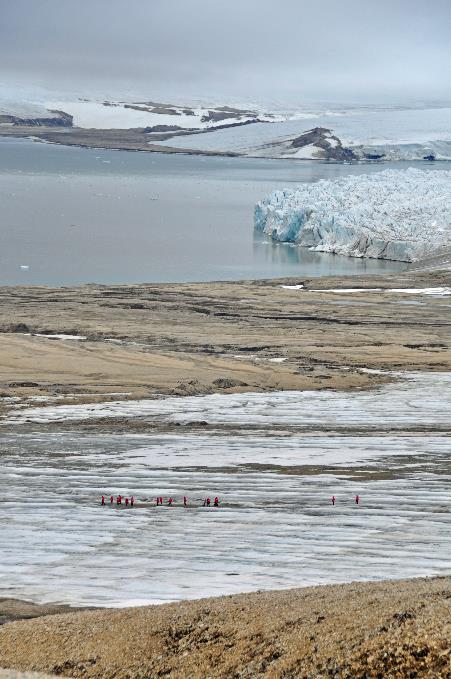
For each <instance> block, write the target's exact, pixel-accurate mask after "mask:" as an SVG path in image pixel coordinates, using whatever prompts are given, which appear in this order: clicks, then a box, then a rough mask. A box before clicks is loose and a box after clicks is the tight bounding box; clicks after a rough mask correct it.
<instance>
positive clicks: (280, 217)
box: [255, 168, 451, 262]
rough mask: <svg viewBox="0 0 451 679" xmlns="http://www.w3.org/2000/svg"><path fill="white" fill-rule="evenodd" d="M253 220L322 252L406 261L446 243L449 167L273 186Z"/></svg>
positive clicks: (450, 228) (276, 235)
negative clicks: (277, 188) (293, 186)
mask: <svg viewBox="0 0 451 679" xmlns="http://www.w3.org/2000/svg"><path fill="white" fill-rule="evenodd" d="M255 227H256V229H258V230H260V231H263V232H264V233H265V234H267V235H269V236H271V237H272V238H273V239H275V240H279V241H284V242H292V243H297V244H298V245H302V246H305V247H308V248H310V249H311V250H318V251H322V252H333V253H337V254H341V255H349V256H352V257H375V258H380V259H394V260H400V261H406V262H411V261H415V260H418V259H420V258H422V257H424V256H426V255H427V254H428V253H431V252H432V251H435V250H437V249H438V248H440V247H442V246H445V245H449V244H451V171H445V170H440V171H425V170H417V169H413V168H409V169H408V170H385V171H384V172H379V173H375V174H371V175H357V176H349V177H344V178H342V179H337V180H321V181H319V182H317V183H315V184H306V185H302V186H299V187H298V188H297V189H295V190H288V189H286V190H283V191H274V193H272V194H271V195H270V196H269V197H268V198H266V199H265V200H263V201H260V202H259V203H257V205H256V207H255Z"/></svg>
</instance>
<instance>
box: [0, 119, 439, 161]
mask: <svg viewBox="0 0 451 679" xmlns="http://www.w3.org/2000/svg"><path fill="white" fill-rule="evenodd" d="M198 133H199V132H198ZM200 133H201V134H202V133H203V132H200ZM177 136H178V135H173V136H171V137H169V138H170V139H173V138H176V137H177ZM182 136H184V135H182ZM2 137H3V138H12V139H29V140H30V141H35V142H41V143H47V144H56V145H60V146H67V147H71V146H72V147H74V148H85V149H92V150H95V149H97V150H109V151H134V152H142V153H163V154H165V155H174V154H175V155H187V156H207V157H208V156H209V157H219V158H220V157H224V158H249V159H260V160H283V161H286V160H288V161H308V162H312V161H313V162H317V163H328V164H338V165H343V164H348V165H374V164H378V165H382V166H383V165H384V164H385V163H391V162H394V161H393V159H392V158H375V159H372V158H357V159H355V160H346V161H343V160H336V159H334V158H297V157H289V156H281V155H275V156H274V155H259V154H258V155H253V154H251V153H241V152H238V151H208V150H202V149H195V148H185V147H178V146H165V145H164V144H159V143H154V142H152V138H150V139H149V138H148V137H147V136H146V133H145V132H144V128H129V129H122V128H121V129H116V128H111V129H107V128H105V129H96V128H82V127H74V128H65V127H61V128H58V127H48V128H46V127H44V126H29V127H26V126H17V127H15V128H13V127H11V128H9V127H1V126H0V138H2ZM156 141H158V140H156ZM395 162H400V163H402V162H405V163H411V162H419V163H426V164H427V163H429V164H430V163H431V162H432V163H434V162H439V163H446V162H448V163H451V160H450V159H447V158H443V159H441V158H437V159H435V160H434V161H431V160H430V159H426V158H417V159H414V160H412V159H408V158H405V159H399V160H397V161H395Z"/></svg>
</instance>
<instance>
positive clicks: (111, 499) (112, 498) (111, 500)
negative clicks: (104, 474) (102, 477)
mask: <svg viewBox="0 0 451 679" xmlns="http://www.w3.org/2000/svg"><path fill="white" fill-rule="evenodd" d="M113 502H114V497H113V496H112V495H110V505H112V504H113Z"/></svg>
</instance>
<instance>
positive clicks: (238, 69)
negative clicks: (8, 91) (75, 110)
mask: <svg viewBox="0 0 451 679" xmlns="http://www.w3.org/2000/svg"><path fill="white" fill-rule="evenodd" d="M0 9H1V13H0V63H1V64H2V72H1V73H2V75H1V76H0V79H2V80H4V81H7V82H9V83H14V82H17V83H20V84H23V83H26V82H29V83H32V84H34V85H36V84H38V85H42V86H45V87H48V88H49V89H54V90H58V89H59V90H64V91H70V90H72V89H74V90H75V89H76V90H78V91H86V92H93V91H102V92H104V91H105V92H106V91H110V92H115V93H117V94H118V95H120V93H121V92H136V93H139V94H143V95H144V94H146V95H147V96H149V97H151V96H155V95H158V96H160V97H161V96H164V95H165V94H167V95H168V96H172V97H174V96H177V95H178V97H179V98H180V97H182V98H183V97H186V96H193V97H195V96H200V97H206V98H208V97H209V96H214V97H216V98H218V97H221V96H230V97H234V98H240V97H241V98H243V97H244V98H247V99H261V100H262V101H265V100H266V101H267V100H273V99H279V100H283V99H285V100H292V101H302V100H306V99H323V100H324V99H325V100H327V99H330V100H342V101H344V100H349V99H352V100H364V101H377V100H385V99H387V98H389V99H392V100H396V99H398V100H402V99H404V98H409V99H431V98H437V99H439V98H441V99H444V98H449V90H450V75H449V74H450V73H451V55H450V50H449V42H450V37H451V35H450V34H451V30H450V29H451V4H450V2H449V0H428V1H427V2H426V1H425V0H378V1H377V2H373V1H372V0H316V1H315V0H278V1H276V0H227V1H226V0H224V1H222V0H209V1H208V0H165V1H163V0H39V2H36V0H14V2H10V0H0Z"/></svg>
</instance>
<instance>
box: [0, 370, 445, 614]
mask: <svg viewBox="0 0 451 679" xmlns="http://www.w3.org/2000/svg"><path fill="white" fill-rule="evenodd" d="M450 385H451V374H448V373H438V374H428V375H422V374H417V375H410V376H408V379H406V380H404V381H400V382H398V383H396V384H392V385H386V386H383V387H381V388H379V389H377V390H374V391H371V392H363V391H362V392H359V391H356V392H352V393H350V392H348V393H346V394H345V393H341V392H328V393H326V392H322V393H320V392H318V393H317V395H316V397H315V398H312V394H308V393H305V392H304V393H302V392H301V393H298V394H295V393H294V392H289V393H286V394H284V393H278V394H264V395H260V394H247V395H245V396H244V395H240V396H234V395H230V396H221V397H216V398H213V397H210V396H209V397H198V398H195V399H190V398H187V399H184V398H180V399H164V400H162V401H158V402H153V403H154V404H155V406H157V405H158V404H159V408H160V411H159V414H158V413H157V412H148V414H147V416H150V417H152V418H155V417H157V416H158V417H159V418H160V419H161V420H170V419H171V417H172V418H173V419H179V420H180V421H182V422H183V417H187V418H188V419H193V414H195V417H196V418H198V417H199V414H200V413H201V412H202V413H203V415H204V418H205V419H206V420H208V421H210V422H213V423H215V427H214V430H210V429H208V431H206V430H204V431H202V430H200V431H198V432H193V431H189V430H188V429H186V430H184V428H183V426H182V427H181V428H180V430H178V431H177V433H176V434H174V433H165V434H157V433H155V434H144V435H131V434H130V435H122V434H102V435H98V434H96V435H93V434H81V433H79V432H77V431H76V430H74V429H73V425H72V428H70V429H69V428H67V430H66V431H64V421H65V420H66V418H67V419H69V418H70V413H69V412H68V410H67V408H66V409H64V407H61V408H62V409H61V410H59V408H60V407H59V406H55V407H54V408H52V409H50V410H51V411H53V414H54V416H53V418H52V417H51V416H50V415H51V413H50V412H49V410H48V409H47V410H46V411H44V409H39V408H35V409H28V410H27V412H26V413H25V412H20V411H18V412H17V416H16V420H15V422H14V423H13V424H10V425H9V426H8V427H7V428H4V432H3V434H2V436H1V443H0V457H1V462H2V465H1V476H0V484H1V493H0V535H1V545H2V559H1V561H0V596H12V597H18V598H27V599H33V600H35V601H39V602H44V601H60V602H67V603H72V604H92V605H94V604H97V605H105V606H106V605H120V606H122V605H127V604H144V603H150V602H163V601H169V600H174V599H181V598H195V597H200V596H206V595H219V594H225V593H233V592H240V591H245V590H255V589H267V588H281V587H291V586H303V585H309V584H316V583H330V582H343V581H349V580H354V579H363V580H372V579H381V578H393V577H410V576H420V575H430V574H440V573H445V572H449V570H450V564H451V512H450V499H451V494H450V486H449V484H450V481H451V463H450V450H451V436H450V427H449V425H450V424H451V408H450V405H451V403H450V398H451V396H450V394H451V390H450V388H449V387H450ZM244 398H245V399H246V401H245V402H244V400H243V399H244ZM148 403H149V402H148ZM340 403H341V409H340ZM194 404H196V405H195V408H194ZM131 405H132V404H128V406H131ZM125 406H127V404H124V407H125ZM72 408H73V409H77V406H72ZM78 408H80V409H83V408H84V406H79V407H78ZM143 410H145V408H144V407H143V404H141V411H140V413H134V414H135V415H136V414H142V412H143ZM148 410H149V409H148ZM395 411H396V413H397V414H396V416H395V415H394V413H395ZM83 412H84V411H83ZM171 413H172V415H171ZM183 413H185V414H183ZM257 413H258V416H257ZM96 414H98V413H96V412H95V411H94V412H92V411H91V414H90V415H91V417H93V416H95V415H96ZM129 414H130V413H129ZM84 416H86V413H85V412H84ZM25 419H28V420H29V423H28V424H27V428H26V430H25V429H23V431H22V428H23V424H24V421H25ZM49 419H53V421H55V419H59V420H60V421H62V423H61V424H60V425H58V427H59V428H58V430H57V431H55V428H54V427H55V424H53V425H52V427H53V429H51V428H50V429H49V427H48V426H47V425H45V424H44V425H43V424H42V422H43V421H44V420H47V421H48V420H49ZM11 420H12V418H10V421H11ZM33 420H34V423H33ZM303 420H304V422H305V423H307V424H308V430H306V429H304V430H302V429H300V428H296V423H297V424H299V423H301V424H302V421H303ZM30 421H31V422H32V423H31V424H30ZM276 422H280V424H281V425H282V428H278V429H277V431H276V430H274V429H273V425H274V424H275V423H276ZM333 423H335V425H337V427H338V429H339V428H340V425H343V426H346V427H347V429H346V430H344V429H343V430H342V431H335V432H334V431H329V432H327V433H326V432H325V431H324V430H322V428H323V429H324V427H325V426H326V425H327V426H328V427H330V426H331V425H332V424H333ZM384 423H385V424H384ZM252 424H253V427H252V426H251V425H252ZM232 425H235V426H232ZM256 425H257V426H256ZM293 425H294V426H293ZM414 429H415V431H414ZM424 429H427V430H428V432H429V433H422V430H423V431H424ZM119 492H121V493H122V494H124V495H126V496H127V495H128V496H130V495H131V494H134V495H135V497H136V498H137V500H138V506H136V507H134V508H133V509H127V510H125V509H123V510H120V509H118V508H117V507H115V506H114V507H113V508H111V507H109V506H107V507H101V506H100V496H101V494H102V493H105V494H108V495H109V494H110V493H113V494H118V493H119ZM356 493H358V494H359V495H360V496H361V504H360V505H356V504H355V502H354V496H355V494H356ZM157 495H162V496H163V497H165V498H167V497H169V496H172V497H174V498H175V499H176V504H175V506H174V507H173V508H169V507H167V506H164V507H158V508H157V507H155V506H154V505H151V501H153V499H154V498H155V497H156V496H157ZM183 495H187V496H188V498H189V507H188V508H187V509H184V508H183V506H181V499H182V497H183ZM207 495H209V496H211V497H213V496H215V495H219V496H220V499H221V507H220V508H219V509H214V508H210V509H207V508H203V507H202V506H201V500H202V499H203V498H204V497H206V496H207ZM332 495H335V496H336V497H337V504H336V505H335V507H333V506H332V505H331V503H330V497H331V496H332ZM146 500H149V503H147V501H146ZM140 505H141V506H140Z"/></svg>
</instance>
